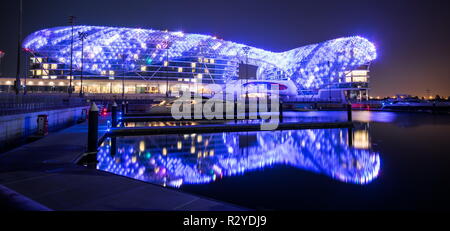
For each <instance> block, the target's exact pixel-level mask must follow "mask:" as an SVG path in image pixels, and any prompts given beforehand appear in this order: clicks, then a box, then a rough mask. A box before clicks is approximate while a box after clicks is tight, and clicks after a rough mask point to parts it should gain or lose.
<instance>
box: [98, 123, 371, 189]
mask: <svg viewBox="0 0 450 231" xmlns="http://www.w3.org/2000/svg"><path fill="white" fill-rule="evenodd" d="M346 132H348V131H347V129H321V130H292V131H280V132H255V133H253V134H254V135H255V136H256V138H255V139H256V140H257V141H258V142H255V143H254V144H252V146H246V147H245V148H243V147H240V146H239V142H238V141H239V139H238V137H239V135H241V134H240V133H221V134H211V135H208V139H210V140H211V144H213V145H210V146H209V148H208V150H205V146H204V145H202V143H197V142H193V145H192V146H191V147H190V148H189V149H183V148H182V147H180V149H179V150H178V151H175V150H173V151H172V150H171V153H170V154H168V153H167V148H166V147H158V146H159V144H160V143H162V142H159V139H162V137H164V139H169V140H170V139H174V140H173V141H174V142H179V140H177V138H178V136H170V135H168V136H148V137H144V138H145V139H152V140H153V142H147V146H146V150H145V151H144V152H143V153H146V154H144V155H139V156H136V154H135V153H134V148H133V147H135V146H134V145H136V146H140V143H141V141H144V140H138V141H137V142H136V140H135V139H136V138H126V137H125V138H118V142H117V145H118V147H119V148H118V149H117V153H116V155H115V157H111V156H110V154H109V152H110V146H109V145H104V146H102V147H100V149H99V155H98V160H99V164H98V168H99V169H102V170H105V171H109V172H113V173H116V174H120V175H125V176H128V177H132V178H136V179H139V180H143V181H149V182H153V183H158V184H161V185H164V184H167V185H169V186H173V187H180V186H181V185H182V184H195V183H197V184H198V183H208V182H212V181H214V180H217V179H220V178H222V177H223V176H233V175H238V174H243V173H245V172H247V171H252V170H256V169H261V168H265V167H267V166H271V165H275V164H286V165H289V166H293V167H296V168H301V169H304V170H308V171H312V172H316V173H320V174H324V175H327V176H329V177H331V178H334V179H337V180H339V181H343V182H349V183H355V184H366V183H369V182H371V181H372V180H373V179H375V178H376V177H377V176H378V173H379V170H380V157H379V155H378V153H374V152H371V151H370V150H367V149H361V147H366V146H368V144H369V143H368V141H369V137H368V133H367V132H366V131H355V133H354V139H355V142H354V143H355V144H354V145H355V147H356V148H353V147H349V146H348V144H347V140H346V139H345V138H344V139H342V137H347V135H346V134H345V133H346ZM342 133H344V135H342ZM247 135H248V134H247ZM197 137H198V136H197ZM121 140H126V142H124V143H121ZM357 140H359V141H357ZM129 141H132V142H135V144H134V145H133V144H131V146H130V143H129ZM236 141H237V142H236ZM149 143H151V144H152V145H148V144H149ZM107 144H108V143H107ZM194 144H195V145H194ZM124 145H125V146H124ZM169 145H170V144H169ZM177 146H178V143H177ZM369 146H370V145H369ZM367 148H368V147H367ZM243 149H245V150H246V151H245V152H243ZM156 150H162V152H156V153H159V154H155V155H150V152H152V153H155V151H156ZM189 153H191V154H194V155H186V154H189ZM117 158H119V159H121V161H118V159H117ZM146 169H148V170H146Z"/></svg>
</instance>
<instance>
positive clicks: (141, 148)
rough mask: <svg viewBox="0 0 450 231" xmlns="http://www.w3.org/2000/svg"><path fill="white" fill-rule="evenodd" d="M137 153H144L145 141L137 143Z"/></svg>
mask: <svg viewBox="0 0 450 231" xmlns="http://www.w3.org/2000/svg"><path fill="white" fill-rule="evenodd" d="M139 151H140V152H143V151H145V141H143V140H141V142H139Z"/></svg>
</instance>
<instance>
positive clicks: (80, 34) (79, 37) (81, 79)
mask: <svg viewBox="0 0 450 231" xmlns="http://www.w3.org/2000/svg"><path fill="white" fill-rule="evenodd" d="M86 37H87V33H86V32H80V31H79V32H78V39H80V41H81V74H80V97H83V66H84V64H83V60H84V59H83V58H84V40H85V39H86Z"/></svg>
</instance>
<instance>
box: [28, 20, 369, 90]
mask: <svg viewBox="0 0 450 231" xmlns="http://www.w3.org/2000/svg"><path fill="white" fill-rule="evenodd" d="M79 33H86V34H87V37H86V39H85V40H84V51H85V54H84V60H83V61H84V70H85V71H88V72H91V73H100V72H101V71H103V70H114V69H120V68H124V69H126V70H128V71H139V70H140V67H141V65H143V64H149V63H152V64H157V63H162V62H163V61H164V60H165V58H166V57H167V58H168V59H169V61H170V60H177V59H180V58H183V57H211V58H220V59H224V60H228V61H229V62H228V64H230V63H238V62H241V61H244V62H246V61H247V60H248V64H251V65H256V66H258V71H257V78H258V79H291V80H293V81H294V82H295V83H296V84H297V85H298V87H299V88H301V89H318V88H321V87H323V86H324V85H326V84H330V83H332V82H333V81H336V80H337V79H338V78H339V77H342V76H343V75H345V72H346V71H349V70H352V69H355V68H358V67H359V66H361V65H365V64H368V63H369V62H370V61H372V60H374V59H375V58H376V50H375V46H374V45H373V44H372V43H371V42H369V41H368V40H367V39H365V38H362V37H359V36H355V37H346V38H338V39H334V40H329V41H325V42H322V43H318V44H312V45H307V46H303V47H299V48H295V49H292V50H289V51H285V52H271V51H266V50H263V49H259V48H255V47H249V46H246V45H244V44H239V43H235V42H230V41H224V40H222V39H218V38H216V37H213V36H209V35H201V34H188V33H183V32H169V31H159V30H152V29H138V28H117V27H102V26H75V27H74V44H73V51H74V56H73V63H74V65H75V68H78V69H79V68H80V67H81V65H80V64H81V52H80V47H81V41H80V40H79V39H78V34H79ZM71 39H72V33H71V27H55V28H49V29H43V30H40V31H37V32H35V33H33V34H31V35H29V36H28V37H27V38H26V39H25V41H24V43H23V47H24V48H26V49H28V50H29V51H30V52H34V53H38V54H40V55H43V56H46V57H49V58H51V59H53V60H56V61H58V62H60V63H63V64H68V63H70V49H71V46H70V44H71ZM221 75H223V76H222V77H223V80H224V81H227V80H230V79H236V78H237V68H227V70H226V71H225V72H224V73H222V74H221Z"/></svg>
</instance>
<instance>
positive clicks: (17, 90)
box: [14, 0, 22, 95]
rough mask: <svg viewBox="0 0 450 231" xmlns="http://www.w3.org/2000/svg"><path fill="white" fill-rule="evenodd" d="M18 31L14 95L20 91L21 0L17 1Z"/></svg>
mask: <svg viewBox="0 0 450 231" xmlns="http://www.w3.org/2000/svg"><path fill="white" fill-rule="evenodd" d="M18 26H19V28H18V29H19V30H18V31H19V32H18V36H17V65H16V67H17V69H16V82H15V84H14V89H15V91H16V95H18V94H19V92H20V54H21V48H20V47H21V41H22V0H20V1H19V24H18Z"/></svg>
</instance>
